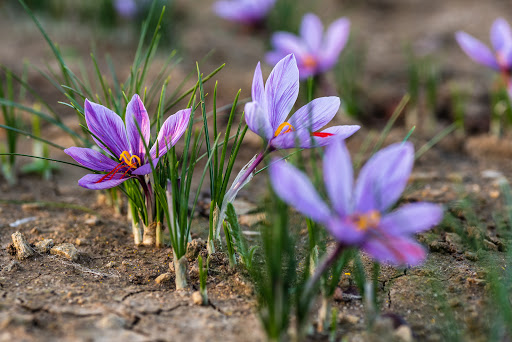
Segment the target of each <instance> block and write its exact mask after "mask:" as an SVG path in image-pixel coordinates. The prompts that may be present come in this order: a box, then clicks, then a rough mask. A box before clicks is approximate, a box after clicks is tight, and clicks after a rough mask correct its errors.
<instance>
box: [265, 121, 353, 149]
mask: <svg viewBox="0 0 512 342" xmlns="http://www.w3.org/2000/svg"><path fill="white" fill-rule="evenodd" d="M359 128H360V126H357V125H350V126H333V127H329V128H326V129H324V130H323V131H321V132H314V133H313V134H316V135H317V136H314V135H313V136H312V134H311V133H310V132H309V130H306V129H302V130H299V131H293V132H289V133H283V134H280V135H278V136H277V137H275V138H273V139H272V140H271V145H272V146H273V147H274V148H276V149H288V148H296V147H298V148H314V147H320V146H325V145H328V144H329V143H331V142H332V140H333V139H337V138H341V139H346V138H348V137H349V136H351V135H352V134H354V133H355V132H356V131H357V130H359ZM323 133H327V134H328V135H327V134H326V135H325V136H322V135H323Z"/></svg>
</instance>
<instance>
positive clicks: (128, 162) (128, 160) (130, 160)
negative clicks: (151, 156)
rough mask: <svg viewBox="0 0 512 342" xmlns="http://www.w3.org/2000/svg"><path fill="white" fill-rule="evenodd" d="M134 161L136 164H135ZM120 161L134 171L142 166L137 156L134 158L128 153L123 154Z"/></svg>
mask: <svg viewBox="0 0 512 342" xmlns="http://www.w3.org/2000/svg"><path fill="white" fill-rule="evenodd" d="M134 159H135V163H134V162H133V160H134ZM119 160H120V161H122V162H124V163H125V164H126V165H128V166H129V167H130V168H132V169H136V168H137V167H138V166H139V165H140V164H141V162H140V158H139V157H138V156H136V155H133V156H132V155H131V154H130V152H128V151H123V153H121V156H120V157H119Z"/></svg>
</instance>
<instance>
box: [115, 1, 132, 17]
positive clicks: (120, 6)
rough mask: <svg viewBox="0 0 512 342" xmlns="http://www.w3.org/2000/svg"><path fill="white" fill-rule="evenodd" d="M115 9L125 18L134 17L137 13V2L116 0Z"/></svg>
mask: <svg viewBox="0 0 512 342" xmlns="http://www.w3.org/2000/svg"><path fill="white" fill-rule="evenodd" d="M113 5H114V9H115V10H116V12H117V14H119V15H120V16H121V17H125V18H133V17H134V16H135V14H137V4H136V3H135V0H115V1H114V3H113Z"/></svg>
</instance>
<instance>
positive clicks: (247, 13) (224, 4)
mask: <svg viewBox="0 0 512 342" xmlns="http://www.w3.org/2000/svg"><path fill="white" fill-rule="evenodd" d="M275 2H276V0H222V1H217V2H216V3H215V4H214V5H213V10H214V12H215V14H217V15H218V16H219V17H221V18H224V19H227V20H230V21H235V22H239V23H242V24H250V25H252V24H257V23H259V22H261V21H263V19H265V17H266V16H267V13H268V12H269V11H270V10H271V9H272V7H274V3H275Z"/></svg>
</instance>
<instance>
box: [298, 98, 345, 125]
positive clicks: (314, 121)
mask: <svg viewBox="0 0 512 342" xmlns="http://www.w3.org/2000/svg"><path fill="white" fill-rule="evenodd" d="M339 108H340V99H339V97H336V96H330V97H320V98H317V99H314V100H313V101H311V102H310V103H308V104H307V105H305V106H303V107H301V108H300V109H299V110H298V111H296V112H295V114H293V115H292V117H291V118H290V119H289V120H288V122H289V123H290V124H291V125H292V126H293V127H294V128H295V129H296V130H300V129H307V130H309V131H310V132H316V131H318V130H319V129H320V128H322V127H324V126H325V125H327V124H328V123H329V122H331V120H332V118H333V117H334V116H335V115H336V113H337V112H338V109H339Z"/></svg>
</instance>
